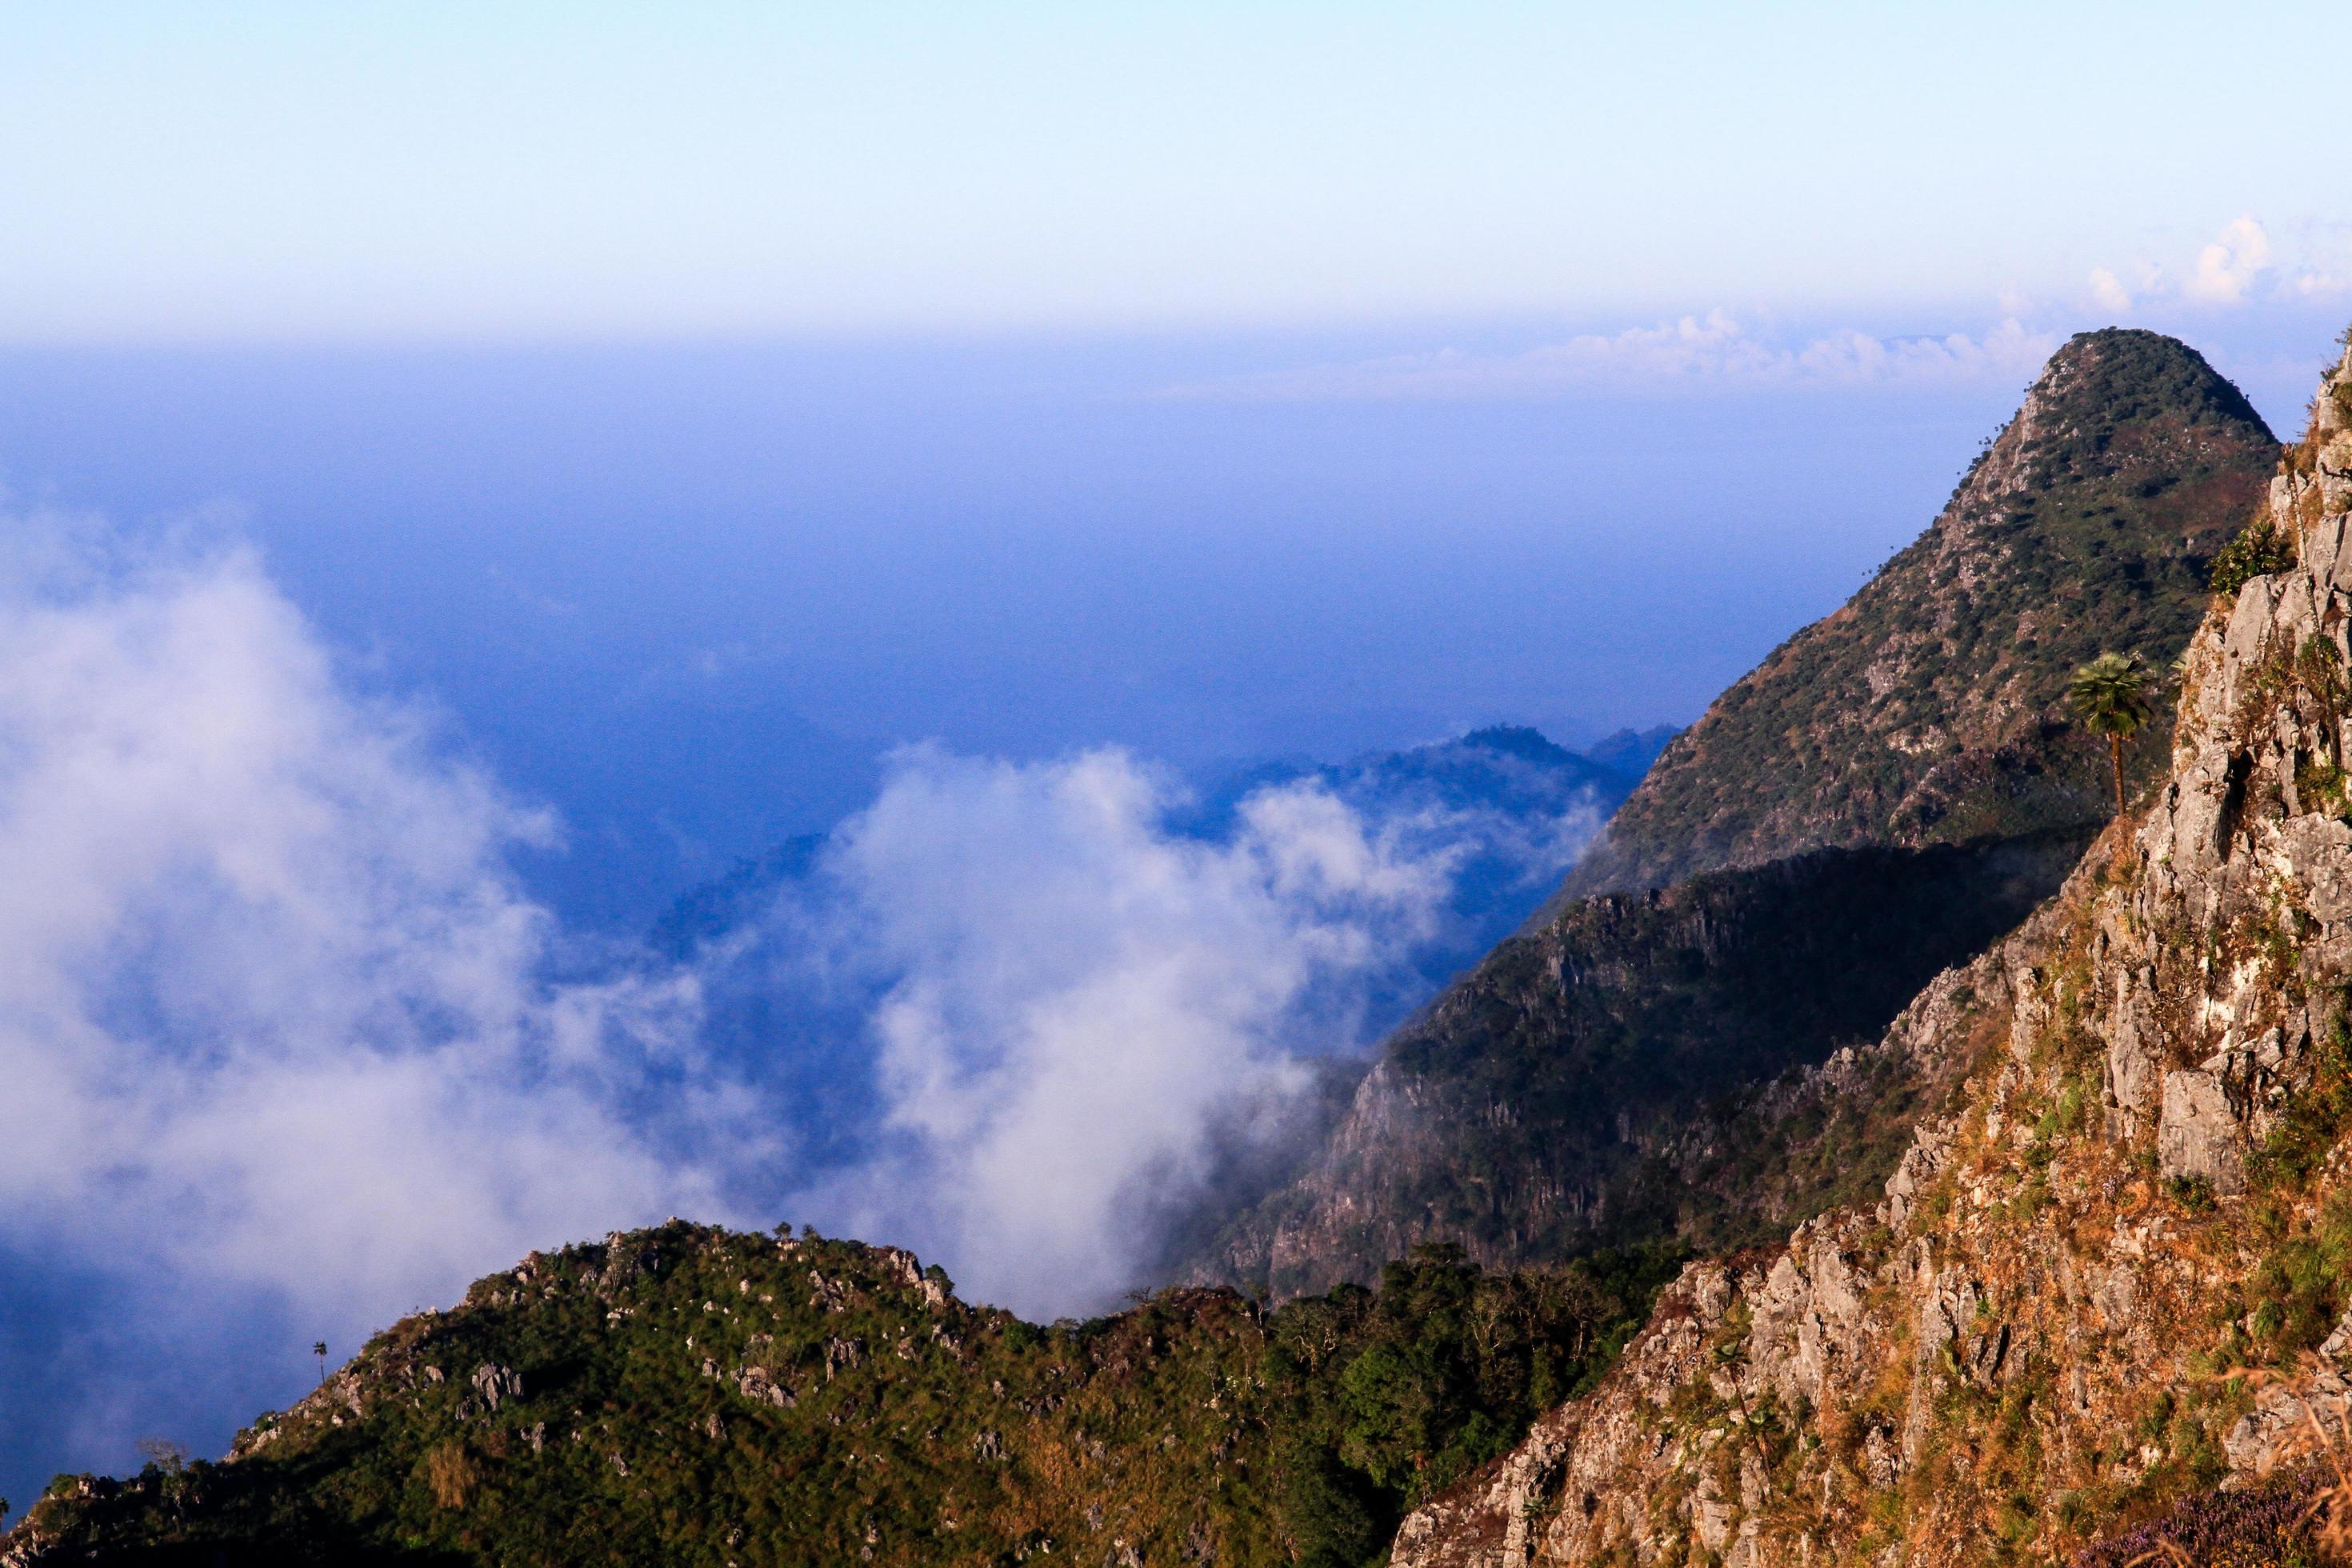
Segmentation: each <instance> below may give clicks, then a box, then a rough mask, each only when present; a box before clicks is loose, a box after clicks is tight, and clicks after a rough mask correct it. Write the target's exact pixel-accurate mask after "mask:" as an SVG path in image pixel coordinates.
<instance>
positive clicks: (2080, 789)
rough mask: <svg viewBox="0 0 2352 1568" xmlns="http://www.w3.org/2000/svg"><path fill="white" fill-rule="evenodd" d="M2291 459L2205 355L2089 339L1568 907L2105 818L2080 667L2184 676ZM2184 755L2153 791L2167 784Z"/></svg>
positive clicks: (1658, 783) (1755, 674)
mask: <svg viewBox="0 0 2352 1568" xmlns="http://www.w3.org/2000/svg"><path fill="white" fill-rule="evenodd" d="M2278 453H2279V447H2278V442H2277V440H2276V439H2275V438H2274V437H2273V436H2272V434H2271V432H2270V430H2269V428H2268V427H2267V426H2264V425H2263V420H2262V416H2260V415H2258V414H2256V413H2255V412H2254V409H2253V407H2252V405H2251V404H2249V403H2248V402H2247V401H2246V400H2245V398H2244V396H2243V395H2241V394H2240V392H2239V391H2238V389H2237V388H2236V387H2235V386H2233V385H2231V384H2230V383H2229V382H2228V381H2226V380H2224V379H2222V377H2221V375H2219V374H2216V373H2215V371H2214V370H2213V368H2212V367H2211V366H2210V365H2209V364H2207V363H2205V361H2204V359H2203V357H2202V356H2200V354H2199V353H2197V352H2196V351H2195V350H2194V349H2191V348H2189V347H2188V346H2187V345H2186V344H2184V343H2181V342H2176V341H2175V340H2173V339H2171V338H2167V337H2163V336H2160V335H2158V334H2157V333H2154V332H2148V331H2130V330H2122V329H2109V330H2107V331H2097V332H2085V333H2083V334H2082V335H2080V336H2078V337H2076V338H2074V340H2072V341H2071V342H2068V343H2067V344H2066V345H2065V346H2064V347H2063V348H2061V349H2060V350H2059V351H2058V353H2056V354H2054V355H2053V356H2052V358H2051V361H2050V363H2049V364H2048V366H2047V367H2046V368H2045V369H2044V370H2043V371H2042V374H2041V376H2040V377H2039V378H2037V379H2036V381H2035V382H2034V384H2033V385H2032V388H2031V389H2029V391H2028V392H2027V395H2026V398H2025V402H2024V405H2023V406H2022V407H2021V408H2020V409H2019V411H2018V413H2017V416H2015V417H2014V418H2013V419H2011V421H2010V423H2009V424H2008V426H2005V427H2004V428H2003V429H2002V430H2001V432H2000V436H1999V437H1997V438H1995V439H1994V440H1992V441H1991V442H1990V444H1989V445H1988V446H1987V447H1986V448H1985V449H1984V450H1983V451H1982V452H1981V453H1979V456H1978V458H1977V460H1976V462H1975V463H1974V464H1973V465H1972V466H1971V467H1970V468H1969V473H1968V476H1967V477H1966V478H1965V479H1963V480H1962V481H1961V483H1960V486H1959V488H1958V489H1957V490H1956V491H1955V492H1954V493H1953V496H1952V499H1951V500H1950V502H1949V503H1948V504H1947V505H1946V507H1945V509H1944V511H1943V513H1942V514H1941V515H1940V516H1938V517H1937V519H1936V521H1935V522H1934V523H1933V524H1932V525H1931V526H1930V527H1929V528H1928V530H1927V532H1925V533H1923V534H1921V535H1920V536H1919V538H1918V539H1917V540H1916V541H1915V542H1912V543H1911V544H1910V545H1909V546H1908V547H1907V548H1906V549H1905V550H1904V551H1903V552H1901V553H1900V554H1898V555H1896V556H1895V558H1894V559H1893V560H1892V561H1890V562H1888V563H1886V565H1885V567H1884V568H1882V569H1881V570H1880V571H1879V573H1878V574H1877V575H1876V576H1874V577H1873V578H1872V579H1871V581H1870V582H1869V583H1868V584H1865V585H1864V587H1863V588H1862V590H1861V591H1860V592H1859V593H1857V594H1855V595H1854V596H1853V598H1852V599H1851V600H1849V601H1847V602H1846V604H1845V605H1843V606H1841V607H1840V608H1839V609H1837V610H1836V611H1835V612H1833V613H1832V614H1831V615H1830V616H1826V617H1825V618H1823V619H1822V620H1819V621H1816V622H1815V623H1813V624H1812V625H1811V626H1807V627H1806V628H1805V629H1804V630H1802V631H1801V632H1799V633H1798V634H1797V635H1796V636H1794V637H1790V639H1789V640H1788V641H1787V642H1785V643H1783V644H1782V645H1780V647H1778V648H1776V649H1774V650H1773V651H1772V653H1771V655H1770V657H1769V658H1766V659H1765V661H1764V662H1763V663H1762V664H1760V665H1759V666H1758V667H1757V668H1755V669H1753V670H1751V671H1749V672H1748V674H1747V675H1745V676H1743V677H1741V678H1740V679H1739V680H1738V681H1737V682H1736V683H1734V684H1733V686H1732V687H1731V688H1730V689H1729V690H1727V691H1726V692H1725V693H1724V694H1723V695H1722V696H1721V697H1719V698H1717V700H1715V703H1714V704H1713V706H1711V707H1709V708H1708V710H1706V713H1705V714H1704V715H1703V716H1702V717H1701V718H1700V719H1699V721H1698V722H1696V724H1694V725H1692V726H1691V727H1690V728H1689V729H1688V730H1685V731H1683V733H1682V734H1680V735H1679V736H1676V737H1675V739H1674V741H1673V742H1670V743H1669V744H1668V745H1667V746H1666V748H1665V751H1664V754H1663V755H1661V756H1660V757H1659V759H1658V761H1657V763H1656V765H1655V766H1654V767H1653V768H1652V769H1651V770H1650V773H1649V775H1648V777H1647V778H1645V779H1644V780H1643V784H1642V785H1641V787H1640V788H1639V789H1637V790H1635V791H1634V792H1633V795H1632V797H1631V798H1630V799H1628V800H1627V801H1626V803H1625V805H1623V807H1622V808H1621V809H1620V810H1619V811H1618V813H1617V814H1616V816H1614V817H1613V818H1612V820H1611V822H1610V826H1609V829H1608V831H1607V833H1606V834H1605V835H1604V836H1603V837H1602V838H1601V840H1600V842H1598V843H1597V844H1595V845H1594V846H1593V847H1592V849H1591V851H1590V852H1589V853H1588V854H1587V855H1586V856H1585V857H1584V858H1583V859H1581V860H1580V861H1579V862H1578V863H1577V865H1576V867H1575V868H1574V869H1573V870H1571V871H1570V873H1569V875H1568V877H1567V879H1566V880H1565V882H1564V883H1563V884H1562V886H1561V889H1560V890H1559V894H1558V895H1557V896H1556V898H1555V900H1554V901H1553V904H1552V906H1551V907H1553V908H1557V907H1558V906H1559V903H1561V902H1564V901H1565V900H1569V899H1571V898H1575V897H1579V896H1580V895H1582V894H1586V893H1593V892H1601V891H1604V890H1622V889H1635V888H1649V887H1663V886H1664V885H1666V884H1667V883H1670V882H1672V881H1674V880H1675V879H1677V878H1681V877H1686V876H1689V875H1691V874H1693V873H1694V872H1697V871H1704V870H1712V869H1716V868H1721V867H1726V866H1748V865H1755V864H1759V863H1760V862H1762V861H1765V860H1769V859H1772V858H1776V857H1778V856H1781V855H1787V854H1792V853H1796V852H1799V851H1801V850H1806V849H1812V848H1817V847H1823V846H1828V845H1855V844H1874V843H1875V844H1908V845H1917V844H1927V843H1959V842H1965V841H1967V840H1969V839H1973V838H1979V837H1991V836H1999V837H2007V836H2011V835H2015V834H2020V833H2030V832H2037V831H2040V830H2042V829H2044V828H2052V827H2063V828H2069V829H2075V830H2083V829H2087V828H2090V827H2093V826H2095V825H2096V824H2098V823H2100V822H2103V821H2105V816H2106V813H2107V810H2108V809H2109V808H2108V806H2107V805H2105V794H2104V792H2103V790H2102V787H2101V785H2102V776H2101V773H2100V770H2099V762H2100V759H2099V757H2098V755H2097V754H2096V753H2095V752H2094V751H2093V750H2092V749H2090V748H2088V747H2086V746H2084V744H2083V743H2082V742H2081V740H2080V739H2079V737H2077V736H2075V735H2074V732H2073V731H2072V727H2071V726H2070V725H2069V724H2068V723H2067V722H2066V717H2067V716H2066V713H2065V710H2064V707H2063V700H2064V696H2065V689H2066V681H2067V678H2068V676H2069V674H2070V673H2071V672H2072V671H2073V670H2074V668H2075V667H2076V666H2078V665H2080V664H2082V663H2084V661H2086V660H2088V659H2090V658H2094V657H2095V656H2096V655H2097V654H2099V653H2101V652H2104V651H2105V650H2108V649H2118V650H2122V651H2125V652H2130V653H2137V654H2139V655H2141V656H2142V657H2143V658H2146V659H2147V661H2148V662H2149V663H2150V664H2151V665H2153V666H2155V667H2156V668H2159V669H2161V668H2168V667H2169V666H2170V664H2171V663H2172V660H2173V658H2175V657H2176V656H2177V655H2178V654H2179V652H2180V650H2181V649H2182V648H2183V647H2187V646H2188V642H2189V633H2190V632H2191V631H2193V630H2194V629H2195V627H2196V625H2197V621H2198V617H2199V616H2200V615H2201V614H2202V613H2203V610H2204V605H2205V600H2206V579H2207V573H2208V569H2209V566H2210V562H2211V560H2212V558H2213V556H2214V555H2215V554H2216V553H2217V552H2219V550H2220V549H2221V545H2222V544H2223V543H2224V542H2227V541H2228V540H2229V538H2230V537H2231V535H2232V534H2233V533H2234V532H2235V531H2237V529H2238V528H2239V527H2240V525H2242V523H2244V521H2246V520H2247V519H2248V518H2249V517H2251V516H2252V514H2253V510H2254V508H2255V506H2256V504H2257V503H2258V502H2259V501H2260V500H2261V499H2262V494H2263V487H2264V485H2266V484H2267V483H2268V482H2269V478H2270V473H2271V469H2272V468H2273V466H2274V465H2275V464H2276V462H2277V461H2278ZM2164 745H2165V742H2164V740H2163V738H2162V737H2158V736H2151V737H2150V739H2149V741H2148V742H2147V743H2146V744H2144V745H2142V746H2141V747H2139V748H2138V749H2137V752H2135V754H2134V756H2133V758H2132V767H2133V770H2134V773H2135V775H2136V776H2137V777H2138V778H2140V779H2142V780H2145V779H2149V778H2157V777H2161V776H2162V774H2163V772H2164V768H2165V762H2166V756H2165V750H2164Z"/></svg>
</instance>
